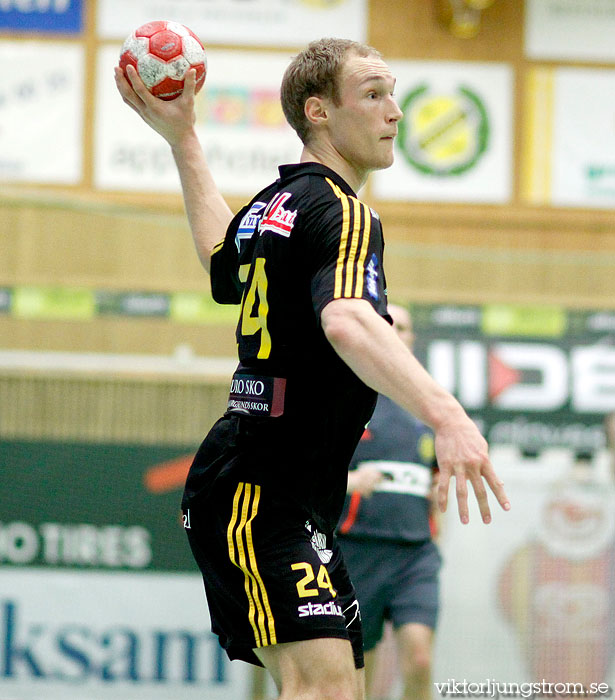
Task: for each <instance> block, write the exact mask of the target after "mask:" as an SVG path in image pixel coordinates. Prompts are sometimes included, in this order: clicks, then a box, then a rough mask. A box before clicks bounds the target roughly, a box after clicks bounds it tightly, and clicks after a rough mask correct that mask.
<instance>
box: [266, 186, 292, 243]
mask: <svg viewBox="0 0 615 700" xmlns="http://www.w3.org/2000/svg"><path fill="white" fill-rule="evenodd" d="M291 197H292V194H291V193H290V192H278V194H276V196H275V197H274V198H273V199H272V200H271V201H270V202H269V204H268V205H267V208H266V209H265V211H264V212H263V218H262V220H261V222H260V225H259V229H258V230H259V232H260V233H263V232H264V231H272V232H273V233H277V234H279V235H280V236H286V237H288V236H290V232H291V231H292V230H293V226H294V225H295V218H296V217H297V210H296V209H295V210H294V211H293V210H291V209H284V206H283V204H284V203H285V202H287V201H288V200H289V199H290V198H291Z"/></svg>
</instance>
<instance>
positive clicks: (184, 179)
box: [115, 65, 233, 272]
mask: <svg viewBox="0 0 615 700" xmlns="http://www.w3.org/2000/svg"><path fill="white" fill-rule="evenodd" d="M126 72H127V74H128V79H127V78H126V76H125V75H124V72H123V71H122V70H121V69H120V68H119V67H116V69H115V82H116V85H117V88H118V90H119V92H120V95H121V96H122V99H123V100H124V102H125V103H126V104H127V105H128V106H129V107H131V108H132V109H133V110H134V111H135V112H136V113H137V114H138V115H139V116H140V117H141V118H142V119H143V120H144V121H145V122H146V123H147V124H148V125H149V126H150V127H151V128H152V129H154V130H155V131H157V132H158V133H159V134H160V135H161V136H162V137H163V138H164V139H165V140H166V141H167V143H168V144H169V145H170V146H171V151H172V153H173V158H174V159H175V163H176V165H177V170H178V172H179V177H180V181H181V185H182V192H183V195H184V204H185V207H186V214H187V216H188V221H189V223H190V229H191V231H192V237H193V239H194V244H195V246H196V250H197V253H198V255H199V259H200V261H201V263H202V265H203V267H204V268H205V269H206V270H207V271H208V272H209V268H210V258H211V253H212V250H213V248H214V246H215V245H216V243H218V242H219V241H220V240H222V238H224V234H225V232H226V228H227V226H228V224H229V222H230V221H231V219H232V218H233V214H232V212H231V209H230V208H229V206H228V204H227V203H226V202H225V200H224V198H223V197H222V195H221V194H220V192H219V190H218V187H217V185H216V183H215V181H214V179H213V177H212V174H211V171H210V170H209V167H208V165H207V162H206V160H205V155H204V153H203V149H202V148H201V144H200V142H199V139H198V136H197V134H196V131H195V129H194V122H195V115H194V94H195V87H196V71H195V70H190V71H189V72H188V73H187V75H186V79H185V86H184V91H183V93H182V94H181V96H180V97H178V98H177V99H175V100H172V101H165V100H161V99H159V98H158V97H154V95H152V94H151V93H150V92H149V91H148V89H147V88H146V87H145V85H144V83H143V81H142V80H141V78H140V77H139V75H138V73H137V71H136V70H135V69H134V67H133V66H131V65H129V66H127V68H126Z"/></svg>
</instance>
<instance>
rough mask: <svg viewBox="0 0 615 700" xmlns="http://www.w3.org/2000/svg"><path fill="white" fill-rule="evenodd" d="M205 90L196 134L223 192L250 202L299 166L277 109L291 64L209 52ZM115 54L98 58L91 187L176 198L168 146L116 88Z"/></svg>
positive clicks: (277, 58) (270, 56) (277, 57)
mask: <svg viewBox="0 0 615 700" xmlns="http://www.w3.org/2000/svg"><path fill="white" fill-rule="evenodd" d="M207 58H208V74H207V79H206V81H205V87H204V88H203V90H202V91H201V92H200V93H199V94H198V96H197V107H196V110H197V132H198V134H199V137H200V139H201V143H202V145H203V149H204V151H205V155H206V157H207V161H208V163H209V166H210V168H211V170H212V172H213V175H214V178H215V180H216V183H217V184H218V187H219V188H220V190H221V191H222V192H223V193H225V194H231V195H233V194H234V195H241V194H244V195H247V194H253V193H254V192H255V191H258V190H259V189H261V188H262V187H264V186H266V185H267V184H269V182H271V181H272V180H274V179H275V178H276V177H278V170H277V167H278V165H279V164H281V163H289V162H296V161H297V160H298V158H299V155H300V153H301V142H300V141H299V139H298V138H297V136H296V134H295V132H294V131H293V130H292V129H291V128H290V127H289V126H288V124H287V123H286V120H285V119H284V115H283V113H282V108H281V105H280V83H281V81H282V75H283V73H284V70H285V69H286V66H287V65H288V62H289V57H288V56H286V55H283V54H276V53H263V52H248V51H223V50H211V51H208V53H207ZM118 59H119V46H118V47H114V46H107V47H105V48H103V49H102V50H101V52H100V54H99V60H98V80H97V83H98V84H97V100H96V103H97V108H96V114H97V117H96V123H95V130H96V134H95V166H94V168H95V184H96V187H98V188H99V189H104V190H133V191H134V190H139V191H157V192H179V191H180V187H179V177H178V175H177V171H176V168H175V164H174V163H173V159H172V157H171V151H170V148H169V147H168V145H167V143H166V142H165V141H164V140H163V139H162V138H161V137H160V136H159V135H158V134H156V133H155V132H154V131H152V130H151V129H150V128H149V127H148V126H147V125H146V124H145V123H144V122H142V121H141V119H140V118H139V117H138V116H137V115H136V114H134V112H133V111H132V110H130V109H128V108H127V106H126V105H125V104H124V103H123V102H122V99H121V97H120V95H119V93H118V91H117V88H116V86H115V81H114V79H113V67H114V66H115V65H117V63H118Z"/></svg>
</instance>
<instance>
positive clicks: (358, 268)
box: [325, 178, 371, 299]
mask: <svg viewBox="0 0 615 700" xmlns="http://www.w3.org/2000/svg"><path fill="white" fill-rule="evenodd" d="M325 179H326V181H327V182H328V183H329V186H330V187H331V189H332V190H333V192H334V193H335V196H336V197H337V198H338V199H339V200H340V203H341V205H342V230H341V233H340V247H339V252H338V256H337V263H336V266H335V285H334V288H333V298H334V299H340V298H341V297H342V296H343V297H346V298H348V297H358V298H359V299H360V298H361V297H362V296H363V268H364V266H365V258H366V256H367V248H368V245H369V237H370V232H371V213H370V210H369V207H367V206H366V205H365V204H363V202H361V201H359V200H358V199H357V198H356V197H350V196H349V195H347V194H345V193H344V192H342V190H341V188H340V187H338V185H336V184H335V183H334V182H333V181H332V180H330V179H329V178H325ZM351 202H352V217H351V208H350V203H351ZM362 213H363V216H361V214H362ZM351 218H352V233H350V231H351ZM362 219H363V223H364V225H362ZM349 234H350V246H349V245H348V237H349ZM359 246H360V252H359V256H358V258H357V250H359ZM347 253H348V255H347ZM355 277H356V280H355ZM353 283H354V291H353V288H352V287H353Z"/></svg>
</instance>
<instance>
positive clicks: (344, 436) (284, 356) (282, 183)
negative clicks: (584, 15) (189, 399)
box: [184, 163, 388, 532]
mask: <svg viewBox="0 0 615 700" xmlns="http://www.w3.org/2000/svg"><path fill="white" fill-rule="evenodd" d="M383 247H384V243H383V239H382V228H381V225H380V220H379V218H378V215H377V214H376V213H375V212H374V211H372V210H371V209H370V207H368V206H367V205H366V204H365V203H363V202H361V201H360V200H359V199H357V197H356V195H355V193H354V192H353V190H352V189H351V188H350V187H349V185H348V184H347V183H346V182H345V181H344V180H343V179H342V178H341V177H340V176H339V175H337V174H336V173H335V172H334V171H332V170H330V169H329V168H327V167H325V166H323V165H321V164H317V163H301V164H296V165H285V166H281V167H280V178H279V179H278V180H276V181H275V182H274V183H273V184H272V185H270V186H269V187H267V188H266V189H264V190H263V191H261V192H260V193H259V194H258V195H256V197H255V198H254V199H253V200H252V201H251V202H250V203H249V204H247V205H246V206H245V207H243V208H242V209H241V211H239V213H238V214H237V215H236V216H235V217H234V219H233V221H232V222H231V224H230V225H229V227H228V230H227V234H226V237H225V239H224V241H223V242H221V243H220V244H219V245H218V246H217V247H216V248H215V249H214V253H213V255H212V259H211V284H212V294H213V297H214V299H215V300H216V301H218V302H220V303H234V304H237V303H241V310H240V317H239V323H238V326H237V344H238V353H239V361H240V364H239V367H238V369H237V372H236V374H235V376H234V377H233V382H232V386H231V394H230V397H229V405H228V411H227V413H226V414H225V418H224V419H222V421H220V422H219V423H218V424H217V425H216V426H214V428H213V429H212V432H211V433H210V438H208V440H209V445H210V447H209V448H207V449H205V454H207V458H206V459H201V460H199V462H200V464H199V465H194V466H193V468H192V470H191V473H190V475H189V477H188V482H187V485H186V492H185V499H184V501H185V502H186V499H188V498H191V497H195V496H196V495H197V494H198V493H199V492H201V493H202V492H203V489H206V488H207V483H209V482H210V479H212V478H217V476H218V475H219V474H220V473H222V472H223V473H224V475H225V476H226V475H231V474H232V475H233V478H235V477H236V478H239V479H246V480H248V481H250V482H255V483H260V484H262V485H263V486H265V485H266V486H267V487H268V490H269V493H271V492H275V493H276V494H277V498H278V499H279V503H280V506H281V507H283V508H289V509H292V510H293V511H295V512H296V510H297V508H299V509H301V510H302V511H304V514H305V515H306V517H308V518H311V519H312V520H313V521H314V523H315V525H316V526H317V527H318V528H319V529H320V530H321V531H324V532H330V531H332V530H333V529H334V527H335V525H336V523H337V520H338V518H339V515H340V513H341V510H342V507H343V503H344V495H345V492H346V482H347V470H348V464H349V463H350V459H351V457H352V454H353V451H354V448H355V447H356V444H357V442H358V440H359V438H360V436H361V434H362V432H363V429H364V427H365V425H366V423H367V421H368V420H369V418H370V416H371V414H372V411H373V408H374V405H375V401H376V394H375V393H374V392H373V391H372V390H371V389H369V388H368V387H367V386H366V385H365V384H364V383H363V382H362V381H361V380H360V379H359V378H358V377H357V376H356V375H355V374H354V373H353V372H352V370H351V369H350V368H349V367H348V366H347V365H346V364H345V363H344V362H343V361H342V360H341V359H340V358H339V356H338V355H337V354H336V353H335V351H334V350H333V348H332V347H331V345H330V344H329V342H328V341H327V339H326V337H325V335H324V332H323V330H322V328H321V325H320V313H321V311H322V310H323V309H324V307H325V306H326V305H327V304H328V303H329V302H331V301H333V300H335V299H343V298H359V299H365V300H367V301H369V302H370V303H371V304H372V306H373V307H374V308H375V310H376V311H377V312H378V313H379V314H380V315H382V316H385V317H386V291H385V289H386V284H385V278H384V272H383V269H382V256H383ZM387 318H388V317H387ZM232 421H236V422H237V426H238V427H237V429H236V431H235V433H233V430H229V427H228V425H229V422H232ZM230 434H233V435H235V434H236V438H235V437H234V438H233V439H226V440H222V439H220V436H221V435H226V436H229V435H230ZM206 443H207V440H206ZM213 445H215V446H216V447H215V448H213ZM221 452H222V453H224V454H220V453H221Z"/></svg>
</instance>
